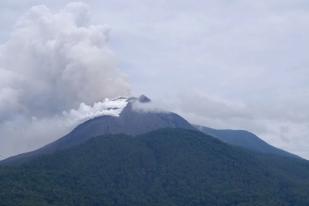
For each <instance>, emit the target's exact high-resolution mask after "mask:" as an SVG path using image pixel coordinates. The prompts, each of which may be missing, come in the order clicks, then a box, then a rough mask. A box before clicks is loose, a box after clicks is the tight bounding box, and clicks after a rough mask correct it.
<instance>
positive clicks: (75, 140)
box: [2, 95, 196, 163]
mask: <svg viewBox="0 0 309 206" xmlns="http://www.w3.org/2000/svg"><path fill="white" fill-rule="evenodd" d="M150 102H151V100H150V99H149V98H148V97H146V96H145V95H141V96H140V97H129V98H127V97H119V98H116V99H112V100H109V99H105V101H104V102H103V103H102V104H100V105H99V106H98V108H96V110H95V112H88V113H87V115H88V116H87V118H88V119H89V118H90V119H89V120H87V121H85V122H84V123H82V124H80V125H79V126H77V127H76V128H75V129H73V130H72V131H71V132H70V133H69V134H67V135H65V136H64V137H62V138H60V139H58V140H57V141H55V142H53V143H51V144H48V145H46V146H44V147H42V148H40V149H38V150H35V151H33V152H28V153H24V154H21V155H17V156H14V157H11V158H8V159H6V160H4V161H3V162H2V163H15V162H21V163H22V162H24V161H27V160H29V159H32V158H34V157H36V156H39V155H41V154H50V153H54V152H56V151H59V150H64V149H68V148H70V147H73V146H76V145H79V144H81V143H84V142H86V141H87V140H89V139H91V138H93V137H96V136H101V135H107V134H128V135H139V134H143V133H146V132H150V131H154V130H157V129H162V128H182V129H190V130H196V128H195V127H193V126H192V125H191V124H190V123H189V122H187V121H186V120H185V119H184V118H182V117H181V116H179V115H177V114H175V113H173V112H161V111H151V110H149V111H148V110H145V109H139V108H138V106H137V105H140V104H148V103H150Z"/></svg>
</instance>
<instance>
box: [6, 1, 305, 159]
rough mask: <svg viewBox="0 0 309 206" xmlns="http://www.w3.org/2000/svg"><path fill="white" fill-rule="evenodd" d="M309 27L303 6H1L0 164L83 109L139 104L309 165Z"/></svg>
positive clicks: (60, 129) (53, 134)
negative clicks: (227, 131) (257, 141)
mask: <svg viewBox="0 0 309 206" xmlns="http://www.w3.org/2000/svg"><path fill="white" fill-rule="evenodd" d="M82 2H83V3H82ZM38 5H40V6H38ZM308 22H309V2H308V1H307V0H259V1H247V0H246V1H245V0H235V1H230V0H229V1H228V0H219V1H218V0H204V1H200V0H196V1H184V0H177V1H176V0H169V1H163V0H157V1H150V0H143V1H137V0H129V1H120V0H114V1H107V0H100V1H99V0H96V1H95V0H88V1H80V2H75V3H72V2H71V1H65V0H61V1H60V0H53V1H51V0H49V1H47V0H42V1H35V0H24V1H17V0H2V1H1V2H0V27H1V30H0V134H1V137H0V138H1V144H0V151H1V153H0V155H1V156H2V157H6V156H9V155H13V154H16V153H19V152H24V151H28V150H31V149H34V148H37V147H39V146H41V145H44V144H46V143H47V142H50V141H52V140H54V139H55V138H57V137H60V136H61V135H63V134H64V133H65V132H67V131H68V130H69V129H71V128H72V127H73V126H74V125H75V124H77V122H78V119H77V118H76V116H75V115H74V114H75V113H74V114H73V113H72V111H78V109H79V108H80V106H79V105H80V103H84V104H86V105H90V106H91V105H93V104H94V103H95V102H98V101H101V100H102V99H103V98H105V97H113V96H118V95H139V94H141V93H144V94H147V95H148V96H150V97H151V98H152V99H155V100H156V101H159V102H161V103H162V104H164V105H166V106H167V107H169V109H170V110H173V111H175V112H178V113H180V114H182V115H183V116H184V117H186V118H187V119H188V120H190V121H191V122H193V123H196V124H202V125H207V126H210V127H215V128H233V129H246V130H250V131H252V132H254V133H256V134H258V135H259V136H260V137H261V138H263V139H264V140H266V141H267V142H269V143H271V144H273V145H275V146H278V147H280V148H283V149H286V150H288V151H290V152H293V153H296V154H298V155H301V156H303V157H305V158H308V159H309V109H308V105H309V56H308V55H309V38H308V36H309V27H308Z"/></svg>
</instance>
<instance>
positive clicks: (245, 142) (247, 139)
mask: <svg viewBox="0 0 309 206" xmlns="http://www.w3.org/2000/svg"><path fill="white" fill-rule="evenodd" d="M195 127H196V128H197V129H198V130H200V131H201V132H203V133H205V134H208V135H211V136H213V137H215V138H217V139H219V140H221V141H223V142H225V143H227V144H230V145H235V146H239V147H242V148H246V149H249V150H252V151H256V152H261V153H264V154H274V155H280V156H285V157H294V158H300V157H298V156H296V155H294V154H291V153H289V152H286V151H284V150H282V149H279V148H276V147H274V146H272V145H270V144H268V143H267V142H265V141H263V140H262V139H260V138H259V137H258V136H256V135H255V134H253V133H251V132H248V131H245V130H231V129H221V130H220V129H212V128H209V127H205V126H199V125H196V126H195Z"/></svg>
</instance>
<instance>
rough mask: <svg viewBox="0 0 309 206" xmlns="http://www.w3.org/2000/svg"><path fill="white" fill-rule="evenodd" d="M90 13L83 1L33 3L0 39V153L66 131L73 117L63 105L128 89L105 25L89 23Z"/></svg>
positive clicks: (91, 100)
mask: <svg viewBox="0 0 309 206" xmlns="http://www.w3.org/2000/svg"><path fill="white" fill-rule="evenodd" d="M89 13H90V12H89V9H88V7H87V5H85V4H83V3H70V4H68V5H67V6H66V7H65V8H64V9H62V10H60V11H57V12H53V11H51V10H50V9H49V8H47V7H46V6H35V7H33V8H31V9H30V11H29V12H28V13H26V14H25V15H24V16H23V17H22V18H20V20H19V21H18V23H17V24H16V27H15V29H14V31H13V32H12V34H11V36H10V38H9V39H8V41H7V42H5V43H4V44H3V45H0V138H1V139H0V141H1V144H0V151H3V153H1V154H0V155H2V156H3V155H4V156H7V155H10V154H13V153H18V152H22V151H26V150H30V149H33V148H35V147H38V146H41V145H42V144H44V143H46V142H47V141H49V140H52V138H55V135H61V134H63V133H64V132H67V131H68V128H71V127H72V125H74V124H76V123H74V121H73V120H72V119H68V118H69V116H68V115H64V113H65V112H64V111H71V109H74V108H78V107H79V105H80V104H81V103H83V104H87V105H92V104H93V103H94V102H100V101H101V100H103V99H104V98H106V97H115V96H123V95H124V96H127V95H129V92H130V89H129V84H128V82H127V80H126V77H125V75H124V74H122V73H121V71H120V70H119V69H118V66H117V61H116V60H115V57H114V55H113V52H112V51H111V50H110V49H109V48H108V44H107V43H108V29H107V28H106V27H104V26H100V25H92V24H91V21H90V16H89ZM76 111H78V110H76ZM51 127H54V128H51ZM53 131H54V132H53ZM56 137H57V136H56ZM17 143H18V144H17ZM13 151H14V152H13Z"/></svg>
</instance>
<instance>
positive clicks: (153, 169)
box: [0, 129, 309, 206]
mask: <svg viewBox="0 0 309 206" xmlns="http://www.w3.org/2000/svg"><path fill="white" fill-rule="evenodd" d="M0 200H1V201H0V205H1V206H11V205H12V206H19V205H21V206H28V205H29V206H36V205H38V206H45V205H46V206H47V205H48V206H51V205H55V206H84V205H85V206H104V205H111V206H112V205H128V206H129V205H132V206H133V205H134V206H139V205H147V206H152V205H157V206H162V205H164V206H169V205H170V206H182V205H183V206H190V205H194V206H199V205H203V206H208V205H209V206H216V205H217V206H221V205H222V206H223V205H226V206H265V205H267V206H277V205H278V206H281V205H282V206H289V205H291V206H292V205H293V206H294V205H297V206H302V205H304V206H305V205H306V206H307V205H309V164H308V163H307V162H306V161H304V160H298V159H289V158H283V157H277V156H262V155H258V154H255V153H251V152H248V151H245V150H242V149H239V148H237V147H232V146H229V145H226V144H224V143H221V142H220V141H218V140H216V139H214V138H212V137H209V136H206V135H204V134H202V133H200V132H196V131H190V130H182V129H162V130H158V131H154V132H150V133H147V134H144V135H139V136H136V137H132V136H126V135H113V136H104V137H97V138H93V139H91V140H89V141H87V142H86V143H84V144H82V145H79V146H76V147H74V148H71V149H69V150H65V151H61V152H57V153H55V154H52V155H46V156H41V157H39V158H37V159H35V160H32V161H30V162H28V163H27V164H24V165H22V166H18V167H15V168H14V167H2V168H0Z"/></svg>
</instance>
